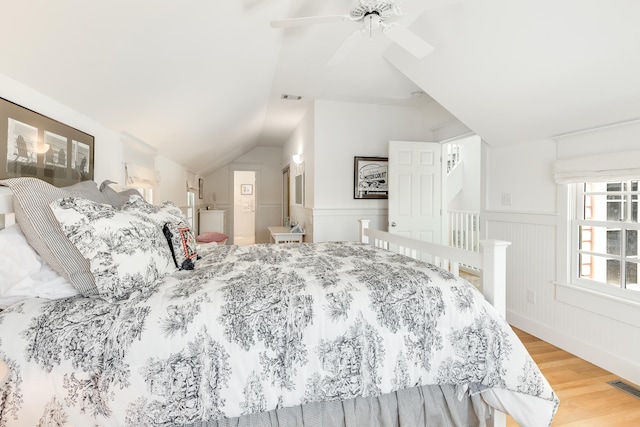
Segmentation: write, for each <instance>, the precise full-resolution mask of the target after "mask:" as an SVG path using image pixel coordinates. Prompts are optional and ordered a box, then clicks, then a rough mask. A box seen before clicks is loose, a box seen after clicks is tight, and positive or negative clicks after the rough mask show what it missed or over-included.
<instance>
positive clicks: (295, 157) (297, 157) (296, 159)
mask: <svg viewBox="0 0 640 427" xmlns="http://www.w3.org/2000/svg"><path fill="white" fill-rule="evenodd" d="M291 159H292V160H293V163H295V164H296V165H299V164H300V163H302V155H300V154H294V155H293V156H291Z"/></svg>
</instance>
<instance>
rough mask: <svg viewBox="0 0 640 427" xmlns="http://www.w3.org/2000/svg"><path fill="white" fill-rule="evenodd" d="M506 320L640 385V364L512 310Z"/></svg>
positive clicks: (508, 312)
mask: <svg viewBox="0 0 640 427" xmlns="http://www.w3.org/2000/svg"><path fill="white" fill-rule="evenodd" d="M507 321H508V322H509V324H510V325H512V326H514V327H516V328H518V329H522V330H523V331H525V332H527V333H529V334H531V335H534V336H536V337H538V338H540V339H541V340H544V341H546V342H548V343H549V344H552V345H554V346H556V347H558V348H561V349H562V350H564V351H568V352H569V353H571V354H574V355H576V356H578V357H580V358H581V359H584V360H586V361H587V362H590V363H593V364H594V365H596V366H599V367H601V368H602V369H606V370H607V371H609V372H611V373H613V374H614V375H618V376H619V377H621V378H623V379H625V380H627V381H630V382H632V383H635V384H639V385H640V364H639V363H638V362H635V363H634V362H632V361H629V360H625V359H621V358H620V357H618V356H616V355H614V354H611V353H608V352H607V351H605V350H603V349H600V348H598V347H594V346H592V345H591V344H588V343H585V342H583V341H579V340H576V339H575V338H574V337H572V336H570V335H566V334H564V333H562V332H559V331H557V330H555V329H553V328H550V327H549V326H546V325H543V324H540V323H538V322H536V321H534V320H531V319H529V318H526V317H524V316H521V315H519V314H517V313H515V312H513V311H509V310H507Z"/></svg>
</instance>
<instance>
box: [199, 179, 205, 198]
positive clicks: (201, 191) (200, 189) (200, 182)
mask: <svg viewBox="0 0 640 427" xmlns="http://www.w3.org/2000/svg"><path fill="white" fill-rule="evenodd" d="M198 198H199V199H204V181H203V180H202V178H198Z"/></svg>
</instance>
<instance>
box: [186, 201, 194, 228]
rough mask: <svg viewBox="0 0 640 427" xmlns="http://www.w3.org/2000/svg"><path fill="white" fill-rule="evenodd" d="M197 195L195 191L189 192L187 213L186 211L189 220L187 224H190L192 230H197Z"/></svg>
mask: <svg viewBox="0 0 640 427" xmlns="http://www.w3.org/2000/svg"><path fill="white" fill-rule="evenodd" d="M195 212H196V193H195V192H193V191H187V211H186V215H185V216H186V218H187V223H188V224H189V227H191V230H195V229H196V221H195V218H196V213H195Z"/></svg>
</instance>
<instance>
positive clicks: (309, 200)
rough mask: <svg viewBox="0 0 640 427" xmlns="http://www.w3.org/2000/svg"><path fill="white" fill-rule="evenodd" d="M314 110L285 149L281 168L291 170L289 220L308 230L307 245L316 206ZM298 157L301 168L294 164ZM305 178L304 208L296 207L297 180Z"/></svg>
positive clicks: (311, 108)
mask: <svg viewBox="0 0 640 427" xmlns="http://www.w3.org/2000/svg"><path fill="white" fill-rule="evenodd" d="M314 132H315V106H313V105H312V106H311V107H310V108H309V110H308V111H307V113H306V114H305V115H304V117H303V118H302V120H301V121H300V123H299V124H298V126H297V128H296V129H295V131H294V132H293V134H292V135H291V137H290V138H289V140H288V141H287V142H286V144H285V145H284V147H283V149H282V159H281V165H282V168H283V169H284V168H285V167H286V166H287V165H289V168H290V169H289V170H290V183H289V189H290V197H291V205H290V219H291V222H292V223H299V224H301V225H302V227H303V228H304V229H305V233H306V234H305V236H304V241H305V242H313V241H314V234H313V230H314V227H313V210H312V207H313V205H314V203H315V135H314ZM294 154H299V155H300V156H301V158H302V164H300V165H296V164H294V163H293V160H292V156H293V155H294ZM300 174H304V198H303V199H304V204H302V205H300V204H296V203H295V190H296V187H295V179H296V176H298V175H300Z"/></svg>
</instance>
